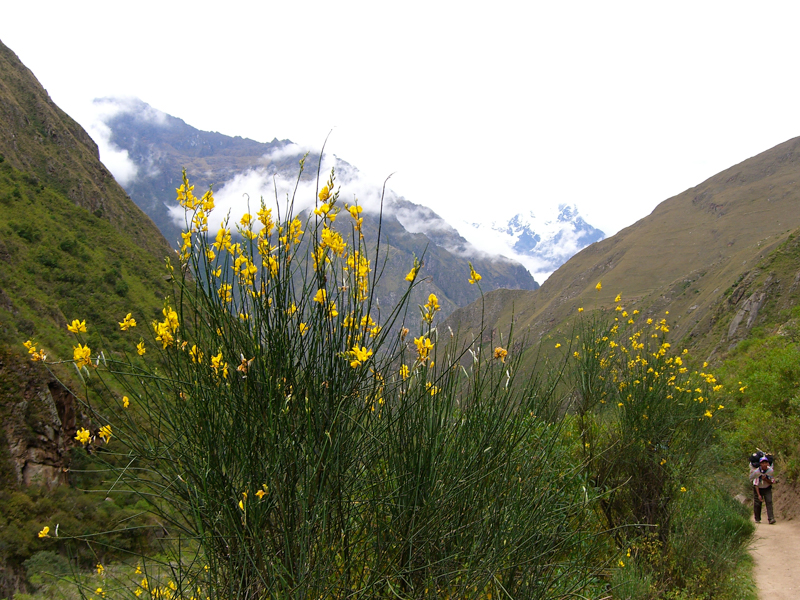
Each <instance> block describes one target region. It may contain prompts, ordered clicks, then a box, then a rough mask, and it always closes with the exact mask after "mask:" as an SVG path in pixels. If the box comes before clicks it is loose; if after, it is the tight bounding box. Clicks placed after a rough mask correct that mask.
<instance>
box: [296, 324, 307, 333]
mask: <svg viewBox="0 0 800 600" xmlns="http://www.w3.org/2000/svg"><path fill="white" fill-rule="evenodd" d="M297 328H298V329H299V330H300V335H305V334H306V331H308V325H306V324H305V323H300V325H298V326H297Z"/></svg>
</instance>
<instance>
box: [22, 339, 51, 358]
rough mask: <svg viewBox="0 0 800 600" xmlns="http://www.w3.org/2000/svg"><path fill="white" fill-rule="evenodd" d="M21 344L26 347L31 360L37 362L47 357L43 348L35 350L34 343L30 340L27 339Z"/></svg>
mask: <svg viewBox="0 0 800 600" xmlns="http://www.w3.org/2000/svg"><path fill="white" fill-rule="evenodd" d="M22 345H23V346H25V348H27V349H28V354H30V355H31V360H32V361H33V362H38V361H40V360H44V359H45V358H47V354H45V352H44V349H42V350H39V351H38V352H37V350H36V344H34V343H33V342H32V341H30V340H28V341H27V342H23V343H22Z"/></svg>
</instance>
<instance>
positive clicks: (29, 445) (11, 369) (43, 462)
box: [0, 353, 76, 489]
mask: <svg viewBox="0 0 800 600" xmlns="http://www.w3.org/2000/svg"><path fill="white" fill-rule="evenodd" d="M0 373H2V383H3V388H4V389H3V391H4V396H5V397H6V398H7V402H6V404H5V406H4V407H3V408H2V416H3V423H2V429H1V430H0V431H1V432H2V433H0V435H2V437H4V438H5V440H4V441H5V443H4V444H2V446H4V448H3V449H2V450H5V452H3V453H4V454H6V456H4V457H2V458H3V459H5V460H3V461H2V462H4V463H5V464H3V465H0V477H2V479H4V480H5V481H4V482H3V483H4V484H5V487H21V486H30V485H35V486H42V487H45V488H48V489H53V488H55V487H57V486H58V485H61V484H62V483H66V480H67V471H68V468H69V461H68V452H69V448H70V446H71V445H72V441H71V440H72V437H73V436H74V435H75V431H76V399H75V397H74V396H73V395H72V394H71V393H70V392H69V391H68V390H67V389H66V388H64V387H63V386H62V385H61V384H60V383H59V382H57V381H56V380H55V379H53V378H52V376H51V375H50V374H49V373H48V372H47V371H46V370H45V369H44V368H43V367H42V366H41V365H38V364H36V363H31V362H28V361H25V360H24V359H22V358H20V357H19V356H16V355H14V354H11V353H3V354H2V355H0ZM2 450H0V451H2Z"/></svg>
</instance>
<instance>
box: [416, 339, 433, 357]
mask: <svg viewBox="0 0 800 600" xmlns="http://www.w3.org/2000/svg"><path fill="white" fill-rule="evenodd" d="M414 345H415V346H416V347H417V354H419V360H421V361H422V362H425V361H426V360H428V355H429V354H430V352H431V349H432V348H433V343H431V341H430V339H428V338H427V337H424V336H420V337H418V338H414Z"/></svg>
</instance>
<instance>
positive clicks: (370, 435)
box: [28, 174, 752, 598]
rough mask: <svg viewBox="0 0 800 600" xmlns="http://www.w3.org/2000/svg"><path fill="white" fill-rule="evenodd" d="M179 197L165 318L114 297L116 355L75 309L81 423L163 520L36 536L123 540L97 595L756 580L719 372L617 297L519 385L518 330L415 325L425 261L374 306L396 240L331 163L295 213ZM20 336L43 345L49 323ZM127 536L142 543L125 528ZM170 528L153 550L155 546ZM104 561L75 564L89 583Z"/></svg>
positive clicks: (550, 592) (657, 592)
mask: <svg viewBox="0 0 800 600" xmlns="http://www.w3.org/2000/svg"><path fill="white" fill-rule="evenodd" d="M179 200H180V201H181V203H182V205H183V206H184V207H185V209H186V211H187V221H186V222H187V232H186V233H185V234H184V244H183V247H182V248H181V253H180V258H181V261H182V262H183V264H184V265H186V266H187V267H188V268H182V269H172V270H171V272H172V273H173V276H174V280H175V281H174V283H175V288H174V291H173V293H172V294H171V295H170V297H169V298H168V299H167V300H166V302H165V305H164V306H163V310H162V312H161V314H160V315H159V317H158V318H157V319H156V320H154V321H150V324H151V327H148V326H147V324H148V321H149V320H148V319H147V317H146V316H145V317H142V316H139V315H137V314H131V315H127V316H125V315H123V314H120V315H119V317H118V318H117V322H118V329H119V333H118V337H117V338H116V339H115V340H114V342H115V343H112V342H109V341H106V340H101V341H100V347H102V351H100V350H99V347H98V345H95V343H94V342H91V344H90V338H89V337H88V336H90V335H91V333H92V330H93V328H94V325H93V324H92V323H91V322H88V323H87V322H86V321H84V320H82V319H78V320H73V321H72V323H71V324H70V326H69V330H70V332H71V333H72V334H73V336H74V338H75V341H74V344H73V347H72V350H71V352H70V353H69V354H71V355H72V360H71V361H69V362H70V363H72V364H74V365H75V366H76V367H77V368H78V369H79V373H80V375H81V378H82V380H83V382H84V387H83V392H82V393H81V394H80V395H81V397H82V398H83V400H84V402H85V410H87V411H89V412H90V413H91V415H92V422H93V423H94V426H93V427H92V428H91V429H81V430H79V431H78V432H77V435H76V436H75V439H76V440H77V441H78V442H79V443H81V444H83V445H84V446H85V448H86V449H87V450H91V452H92V456H95V457H97V460H99V461H101V463H102V464H103V468H104V469H106V470H107V471H106V473H105V475H104V478H105V481H106V484H105V486H104V492H103V493H104V494H105V495H107V496H108V497H109V498H121V499H123V500H121V501H120V502H121V503H122V504H123V505H128V506H130V505H133V506H136V507H137V508H140V509H145V510H146V512H147V513H148V514H149V515H151V517H150V518H151V519H153V520H152V521H151V523H152V524H150V525H148V524H147V523H146V522H141V523H139V524H133V523H132V522H127V521H126V522H124V523H120V525H119V526H115V527H110V528H109V529H108V531H107V533H106V532H104V531H103V530H102V528H98V529H95V530H93V531H92V532H91V533H90V534H89V533H84V532H83V531H81V530H80V527H77V526H75V525H71V526H65V525H64V524H63V523H61V522H58V528H57V531H58V533H57V537H56V521H54V520H52V519H48V520H46V521H44V520H43V521H42V522H41V527H42V528H41V529H40V530H39V535H40V537H41V538H42V543H43V544H46V543H56V544H59V545H60V544H64V543H67V542H71V543H72V544H76V545H74V546H70V547H74V548H78V547H81V548H87V549H89V550H88V551H89V552H93V553H94V555H96V556H98V557H99V556H102V555H103V553H104V552H109V551H113V552H114V553H116V554H114V555H110V556H119V552H121V551H123V552H127V553H128V554H129V557H130V558H129V559H128V562H129V564H138V565H139V567H138V569H139V571H140V573H136V572H134V573H133V575H132V574H131V572H130V570H129V569H128V570H126V569H124V568H117V567H114V566H113V563H111V562H110V563H108V564H105V565H104V564H103V562H102V561H101V562H100V565H101V567H102V569H103V570H104V571H105V570H106V569H108V571H107V573H108V574H107V575H104V577H106V579H105V584H104V585H102V586H101V587H102V589H103V590H104V592H105V593H109V594H112V593H113V595H114V596H116V597H119V596H125V595H130V596H139V595H142V594H147V593H149V594H150V595H151V596H152V597H187V598H189V597H198V596H199V597H202V596H209V597H215V598H222V597H224V598H251V597H265V596H270V597H296V598H306V597H309V596H312V597H322V598H339V597H345V596H347V597H351V596H352V597H387V598H389V597H402V598H423V597H453V598H456V597H457V598H469V597H474V598H490V597H503V595H505V596H507V597H520V598H565V597H568V596H570V595H572V594H576V593H577V594H583V595H587V596H588V597H599V596H600V595H602V594H608V593H609V592H610V593H611V594H613V595H614V597H617V595H618V594H622V593H624V594H625V596H621V597H630V598H659V597H671V598H683V597H686V598H689V597H692V598H698V597H702V598H717V597H722V598H737V597H742V598H744V597H746V596H745V595H741V594H739V595H737V594H738V592H740V591H741V590H744V589H746V586H745V585H744V584H742V585H738V586H735V589H731V587H732V586H731V583H730V582H731V581H736V578H737V569H740V568H741V564H742V561H743V556H744V548H745V547H746V544H747V541H748V540H749V536H750V535H751V533H752V525H750V524H749V521H748V520H747V517H746V515H744V514H743V509H742V508H741V507H739V506H738V505H737V504H735V503H733V502H732V501H729V500H728V498H727V496H726V495H725V494H724V493H722V492H721V491H720V490H719V489H717V488H714V487H713V486H710V485H707V484H701V480H702V481H704V480H703V479H702V478H700V477H698V476H696V475H695V474H694V473H695V471H696V470H697V469H696V467H697V466H698V464H699V461H702V460H706V458H707V454H706V452H705V451H704V448H706V447H707V446H708V442H709V441H710V439H711V436H712V435H713V434H714V432H715V427H714V425H715V424H716V423H717V421H718V420H719V416H718V413H719V412H720V411H722V410H723V406H722V405H721V404H719V403H717V402H716V401H715V396H716V395H717V394H718V393H719V391H720V385H719V384H718V382H717V381H716V379H715V377H714V376H713V375H711V374H710V373H707V372H705V371H702V370H701V371H700V372H698V371H691V370H690V369H689V367H688V361H689V360H690V357H689V356H687V353H686V352H682V353H678V354H676V353H675V352H673V351H672V350H671V346H670V344H669V342H668V341H667V333H668V332H669V326H668V324H667V321H666V320H665V319H662V320H658V321H653V320H652V319H644V317H641V316H640V315H639V314H638V311H632V313H631V314H628V312H627V311H626V309H625V308H624V307H623V304H622V302H621V298H620V297H617V299H616V300H615V303H614V305H613V306H614V310H612V311H610V312H609V313H604V314H600V313H596V314H593V315H592V316H588V317H586V318H584V315H583V314H579V318H578V320H577V322H576V328H575V331H574V333H573V334H572V335H571V336H570V337H569V339H566V338H565V339H564V343H563V344H561V343H558V346H559V347H560V349H561V350H559V352H560V351H564V354H563V355H561V358H560V359H558V360H556V361H555V362H552V361H550V362H549V363H548V364H544V363H542V364H540V365H539V366H538V367H537V368H535V369H533V370H532V371H531V373H532V375H530V376H529V377H526V378H523V377H522V376H521V375H520V373H521V372H522V369H521V361H522V360H523V354H522V353H519V354H518V355H514V353H513V350H512V353H509V348H513V347H514V341H513V337H512V336H511V334H509V336H507V337H505V338H498V339H497V340H490V343H489V344H488V345H487V344H482V343H481V339H478V340H474V341H473V342H471V343H468V344H466V345H463V346H462V345H460V344H459V342H458V339H457V337H455V336H452V335H451V334H449V333H446V334H443V332H442V331H441V330H440V329H439V328H437V327H436V325H435V321H436V313H437V312H438V310H439V306H438V300H437V298H436V297H435V295H430V297H429V298H428V301H427V302H426V303H425V304H424V305H422V306H420V307H419V308H420V314H419V316H420V319H421V321H422V323H423V326H422V328H421V330H420V331H419V332H417V333H411V332H409V331H408V330H406V329H404V328H402V325H400V324H399V323H400V322H401V321H402V320H403V319H404V318H405V317H407V313H408V308H407V303H408V297H409V295H410V293H411V291H412V290H413V288H414V286H415V285H418V282H419V280H420V278H422V277H424V270H423V267H422V264H421V262H419V261H416V262H415V263H414V264H413V265H411V270H410V272H409V273H408V275H407V277H406V280H407V289H406V292H405V296H404V297H403V299H402V300H401V302H400V303H399V304H398V305H397V306H396V307H394V308H393V309H392V310H391V311H389V312H388V313H387V312H386V311H384V312H383V313H379V312H378V311H377V307H376V306H375V303H374V295H373V290H374V289H375V286H376V285H377V282H378V278H379V277H378V273H379V272H380V268H379V267H380V264H381V261H382V256H381V254H380V251H379V250H380V245H379V244H378V246H377V248H378V251H377V252H376V253H375V254H370V255H367V254H366V253H365V251H364V250H365V248H366V243H365V240H364V237H363V234H362V231H361V229H362V223H363V222H362V221H361V217H360V212H359V210H358V207H357V206H348V205H344V207H342V206H341V204H340V202H339V200H338V192H337V191H334V178H333V174H332V175H331V178H330V180H329V181H328V184H327V185H326V186H324V187H323V188H322V190H321V191H320V193H319V202H318V203H317V209H316V210H315V211H314V214H312V215H311V216H310V217H309V218H308V219H307V220H306V221H305V222H302V221H300V220H299V219H298V218H296V217H295V216H294V215H293V214H292V205H291V203H290V204H289V205H288V206H286V207H284V209H283V210H282V211H281V212H282V215H283V219H282V220H280V221H278V220H277V219H276V218H275V217H273V213H272V210H270V209H269V208H267V207H266V206H264V205H262V207H261V209H260V210H259V211H258V214H257V216H256V217H253V216H251V215H245V216H244V217H243V218H242V220H241V222H240V223H238V224H237V225H236V233H235V232H233V231H232V230H231V229H232V228H231V227H229V225H228V224H227V223H223V225H222V226H221V228H220V229H219V230H218V231H217V232H216V234H214V232H213V231H212V232H211V233H209V232H208V226H207V223H208V218H209V214H210V213H211V211H212V210H213V204H214V201H213V196H212V195H211V193H210V192H208V193H207V194H205V195H204V196H203V197H202V198H199V199H198V198H197V197H195V196H194V193H193V188H192V186H191V185H190V184H189V182H188V180H187V179H185V176H184V184H183V185H182V186H181V188H180V189H179ZM337 218H338V219H339V223H340V224H341V223H342V220H343V219H349V221H350V223H351V226H350V235H349V236H348V240H347V241H345V237H343V236H342V235H341V234H340V233H338V232H337V231H336V230H334V229H333V228H331V224H332V223H333V222H334V221H335V220H336V219H337ZM340 230H341V228H340ZM237 233H238V235H236V234H237ZM237 238H238V240H239V241H235V240H236V239H237ZM374 265H378V268H374ZM190 271H191V272H193V273H195V274H196V275H197V276H196V277H194V278H187V276H186V273H188V272H190ZM464 277H465V278H469V279H470V282H471V283H474V284H477V285H480V284H479V283H478V282H479V281H480V276H479V274H478V273H477V272H476V271H475V270H474V269H470V270H469V272H465V273H464ZM599 287H600V286H599V284H598V288H599ZM580 312H581V313H582V312H583V311H582V310H581V311H580ZM378 317H380V318H378ZM142 327H144V328H147V329H149V330H150V333H148V334H147V335H146V339H144V338H143V337H142V336H140V335H138V333H137V332H138V331H141V328H142ZM398 332H399V333H398ZM28 350H29V353H30V355H31V357H32V358H33V359H34V361H37V362H41V360H40V359H41V358H42V357H41V356H40V355H39V354H38V352H39V349H38V348H37V346H36V340H32V341H31V342H30V343H29V344H28ZM154 361H155V362H154ZM45 362H47V363H48V364H53V360H52V358H47V359H45ZM139 518H143V517H139ZM155 523H157V524H158V525H157V526H155V525H154V524H155ZM73 527H75V528H74V529H73ZM130 531H135V532H139V533H140V535H141V536H142V539H141V541H140V542H138V543H139V548H136V547H135V546H136V543H132V542H135V538H131V537H130V536H129V537H126V538H124V539H126V540H127V541H126V543H127V545H124V544H121V543H120V542H119V541H118V537H119V536H120V535H123V536H124V535H125V533H127V532H130ZM159 531H164V532H165V533H166V537H163V538H162V540H161V546H160V551H159V553H157V554H156V553H154V552H153V551H152V550H150V551H146V550H145V551H142V548H145V545H146V544H147V543H150V541H151V540H152V539H153V538H154V537H156V536H157V533H156V532H159ZM700 540H702V543H700ZM59 547H60V546H59ZM147 547H152V546H147ZM698 547H699V548H702V550H700V551H699V552H698ZM687 548H694V549H695V550H694V553H693V556H694V560H691V561H687V560H686V559H685V558H684V557H685V556H686V551H687ZM42 549H43V551H47V550H48V548H47V547H46V546H43V547H42ZM84 563H85V560H84ZM712 563H713V567H712V566H711V565H712ZM30 564H36V561H34V562H33V563H30ZM34 570H35V569H34ZM112 571H114V572H115V573H117V574H118V576H115V577H113V578H112V577H111V576H110V573H111V572H112ZM97 575H99V574H98V573H95V574H94V575H92V576H88V575H80V576H78V574H75V575H73V576H72V580H73V582H74V584H76V585H77V588H78V589H79V590H84V592H85V593H86V594H89V593H91V592H92V591H93V587H92V586H95V585H97V583H96V578H97ZM740 583H741V582H740Z"/></svg>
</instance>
